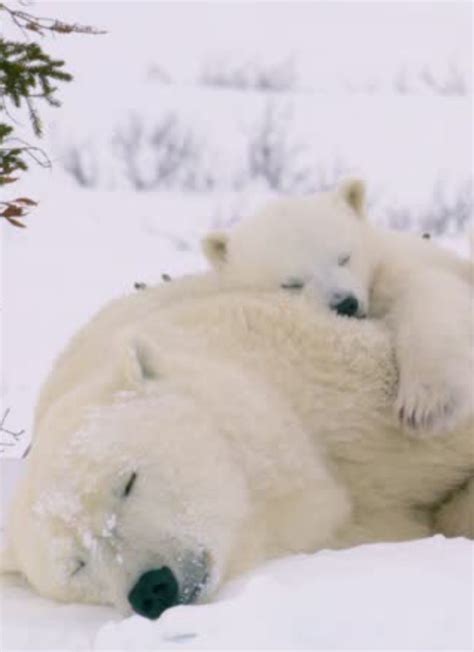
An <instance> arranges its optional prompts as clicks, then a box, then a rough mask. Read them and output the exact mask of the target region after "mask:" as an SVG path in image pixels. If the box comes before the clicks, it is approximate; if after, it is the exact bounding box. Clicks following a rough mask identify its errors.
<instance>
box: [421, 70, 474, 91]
mask: <svg viewBox="0 0 474 652" xmlns="http://www.w3.org/2000/svg"><path fill="white" fill-rule="evenodd" d="M420 79H421V81H422V82H423V84H424V85H425V86H426V87H427V88H429V89H430V90H431V91H432V92H433V93H436V95H447V96H451V95H467V93H468V91H469V89H468V85H467V81H466V79H465V77H464V75H463V74H462V73H461V71H460V70H459V68H458V67H457V66H456V65H455V64H454V63H450V64H449V66H448V68H447V70H446V72H445V73H444V74H443V73H438V74H435V73H434V72H433V71H432V70H431V68H429V67H428V66H425V67H424V68H423V69H422V70H421V71H420Z"/></svg>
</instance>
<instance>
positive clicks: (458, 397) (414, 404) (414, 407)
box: [395, 381, 465, 437]
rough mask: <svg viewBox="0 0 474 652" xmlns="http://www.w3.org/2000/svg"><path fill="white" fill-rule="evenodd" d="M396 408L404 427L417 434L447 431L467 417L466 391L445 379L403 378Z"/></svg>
mask: <svg viewBox="0 0 474 652" xmlns="http://www.w3.org/2000/svg"><path fill="white" fill-rule="evenodd" d="M395 410H396V414H397V416H398V419H399V420H400V423H401V424H402V427H403V428H404V429H405V430H406V431H407V432H408V433H409V434H410V435H413V436H416V437H428V436H432V435H442V434H445V433H447V432H449V431H450V430H452V429H453V428H454V427H455V426H456V425H457V423H458V422H459V421H460V420H461V419H462V418H463V417H464V416H465V409H464V400H463V396H462V393H461V392H459V390H457V389H455V388H453V387H450V386H449V385H448V384H447V383H445V382H439V383H436V382H427V381H424V382H418V383H417V382H413V381H412V382H407V381H402V382H401V383H400V387H399V390H398V396H397V400H396V403H395Z"/></svg>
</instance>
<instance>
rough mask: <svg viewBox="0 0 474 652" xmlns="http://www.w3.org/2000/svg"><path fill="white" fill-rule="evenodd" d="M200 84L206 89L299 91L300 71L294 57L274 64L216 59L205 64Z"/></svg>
mask: <svg viewBox="0 0 474 652" xmlns="http://www.w3.org/2000/svg"><path fill="white" fill-rule="evenodd" d="M198 81H199V83H200V84H203V85H204V86H214V87H218V88H234V89H238V90H243V91H245V90H257V91H266V92H273V93H282V92H288V91H292V90H295V87H296V72H295V66H294V62H293V60H292V59H291V58H287V59H284V60H283V61H280V62H276V63H271V64H270V63H262V62H258V61H255V60H250V61H245V62H244V63H237V64H233V63H231V62H229V61H226V60H223V59H214V60H213V61H210V62H208V63H207V64H205V65H204V67H203V69H202V71H201V73H200V75H199V80H198Z"/></svg>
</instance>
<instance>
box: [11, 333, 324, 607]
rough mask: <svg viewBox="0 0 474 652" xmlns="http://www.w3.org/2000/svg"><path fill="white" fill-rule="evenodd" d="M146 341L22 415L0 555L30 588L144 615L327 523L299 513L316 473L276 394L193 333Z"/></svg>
mask: <svg viewBox="0 0 474 652" xmlns="http://www.w3.org/2000/svg"><path fill="white" fill-rule="evenodd" d="M173 337H174V339H173ZM160 341H162V342H163V344H162V345H161V346H160V349H159V352H158V353H157V349H156V347H155V346H154V345H150V344H149V343H148V342H145V343H144V342H143V340H142V341H141V343H140V344H139V345H138V344H136V342H135V341H134V342H133V345H127V347H126V352H125V354H124V358H125V359H124V360H123V359H122V360H120V361H119V365H118V366H119V367H120V378H119V380H118V382H117V373H116V372H115V375H113V377H112V376H108V375H107V376H105V377H104V378H103V379H102V380H101V381H100V382H99V381H97V384H95V385H94V386H93V387H92V389H91V392H92V393H89V394H87V396H86V397H85V398H84V396H83V395H81V388H80V387H78V388H74V390H73V391H72V392H71V394H70V395H68V396H66V397H61V398H60V400H58V401H56V402H53V403H51V404H50V405H49V407H48V409H47V410H45V413H44V415H43V416H42V417H41V420H40V423H39V424H37V429H36V430H37V432H36V435H35V441H34V443H33V446H32V449H31V451H30V454H29V457H28V459H27V464H28V467H27V469H26V473H25V475H24V478H23V479H22V482H21V484H20V487H19V491H18V493H17V496H16V499H15V501H14V504H13V509H12V512H11V518H10V523H9V525H10V527H9V529H8V541H9V548H10V550H9V552H8V555H7V556H5V557H4V559H3V560H2V565H3V569H4V570H6V569H8V570H11V571H18V572H21V573H22V574H23V575H24V576H25V577H26V578H27V579H28V580H29V582H30V583H31V584H32V585H33V587H34V588H35V589H36V590H37V591H38V592H39V593H40V594H42V595H45V596H47V597H51V598H54V599H57V600H60V601H64V602H88V603H99V604H112V605H115V606H116V607H118V608H119V609H120V610H121V611H123V612H125V613H127V612H130V611H131V610H133V611H135V612H137V613H139V614H142V615H144V616H146V617H149V618H156V617H158V616H159V615H160V614H161V613H162V611H164V610H165V609H166V608H168V607H170V606H173V605H175V604H179V603H190V602H195V601H199V600H203V599H206V598H207V597H209V596H210V595H212V593H213V592H214V591H215V590H216V588H217V587H218V586H219V585H220V584H221V583H222V581H224V580H226V579H228V578H230V577H233V576H235V575H236V574H238V573H240V572H242V571H244V570H246V569H248V568H251V567H253V566H255V565H256V564H257V563H259V562H261V561H262V560H263V559H266V558H268V557H269V556H274V555H278V554H282V553H283V552H285V551H288V550H291V549H292V546H295V547H296V549H305V550H306V549H308V550H310V549H313V548H314V546H315V545H316V542H317V541H318V537H321V536H323V535H324V533H325V532H326V529H327V528H326V525H325V524H323V521H322V519H319V521H318V525H320V529H321V532H322V534H320V531H319V528H318V527H316V528H315V527H314V525H312V524H311V521H310V520H309V519H308V516H307V514H308V513H309V512H313V511H315V510H316V509H318V507H319V502H320V501H325V495H326V494H325V493H324V492H321V491H318V490H317V488H314V487H313V483H315V482H320V481H321V482H323V485H324V487H325V488H326V487H327V486H328V485H329V486H331V481H330V479H329V478H326V475H328V474H326V472H325V471H324V470H321V471H319V472H315V468H319V467H318V466H317V463H316V462H315V459H314V457H315V455H316V452H315V450H314V446H313V445H311V443H310V442H309V441H308V440H307V438H306V435H305V434H304V432H303V429H302V427H301V426H300V424H299V422H298V421H297V420H296V417H295V416H294V415H293V413H292V411H290V408H288V411H286V409H285V407H284V400H282V401H279V399H278V398H276V397H275V396H273V394H272V390H271V389H270V388H267V386H266V384H265V383H263V382H262V381H261V380H260V377H259V376H258V375H255V377H253V376H252V374H250V373H249V372H248V371H246V370H245V369H239V368H238V366H236V365H228V364H226V362H225V361H221V360H219V359H216V360H213V359H212V356H210V353H209V350H208V349H205V350H204V351H203V352H202V354H200V350H199V346H200V344H199V341H197V340H190V341H188V342H186V340H184V339H183V338H182V337H180V336H179V335H174V336H170V338H169V339H167V337H166V333H165V332H164V331H161V332H160ZM165 341H166V343H165ZM173 343H174V344H173ZM203 370H205V375H204V376H203ZM216 391H218V392H219V396H220V397H221V399H223V400H216ZM91 396H92V398H93V399H94V397H99V400H98V401H95V402H94V400H91V399H90V397H91ZM280 403H281V405H280ZM275 405H279V408H278V409H275ZM262 423H265V424H266V428H262ZM288 431H291V432H292V445H291V446H288V444H287V441H286V440H287V436H288V435H287V433H288ZM51 433H54V439H53V438H52V437H51V436H50V434H51ZM302 446H304V448H303V449H302ZM302 450H303V452H302ZM301 457H302V458H303V459H302V460H301ZM318 487H319V485H318ZM315 502H317V505H315V504H314V503H315ZM263 515H264V516H263ZM327 520H328V523H330V524H331V527H332V523H333V521H334V520H335V517H334V516H333V514H332V511H331V513H328V516H327ZM295 532H298V536H295ZM269 542H270V543H269ZM269 551H271V553H270V552H269ZM8 557H9V558H8Z"/></svg>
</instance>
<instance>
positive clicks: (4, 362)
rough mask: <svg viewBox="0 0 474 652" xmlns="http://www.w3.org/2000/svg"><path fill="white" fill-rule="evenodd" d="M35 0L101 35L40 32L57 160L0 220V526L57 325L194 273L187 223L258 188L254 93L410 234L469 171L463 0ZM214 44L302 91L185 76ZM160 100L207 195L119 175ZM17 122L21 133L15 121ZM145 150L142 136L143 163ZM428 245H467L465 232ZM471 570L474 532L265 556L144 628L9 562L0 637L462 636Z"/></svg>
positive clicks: (366, 640) (317, 645)
mask: <svg viewBox="0 0 474 652" xmlns="http://www.w3.org/2000/svg"><path fill="white" fill-rule="evenodd" d="M192 5H193V6H192ZM224 5H226V6H225V7H224ZM37 6H38V13H41V14H43V15H52V16H57V17H59V18H64V19H68V20H73V21H77V22H80V23H85V24H88V23H90V24H94V25H97V26H99V27H105V28H106V29H108V30H109V32H110V33H109V34H108V35H107V36H104V37H90V39H89V40H87V39H86V37H71V38H69V39H66V38H64V39H62V38H56V39H54V40H53V41H52V42H50V47H49V49H50V50H51V51H52V52H54V53H55V54H57V55H58V56H59V57H64V58H65V59H66V60H67V61H68V64H69V67H70V69H71V70H72V71H73V72H74V74H75V77H76V81H75V82H74V83H73V84H71V85H70V86H69V87H68V88H65V89H63V92H62V97H63V99H64V106H63V107H62V108H61V109H59V110H58V109H55V110H51V111H49V112H46V113H45V115H46V140H45V146H46V147H47V148H48V150H49V151H50V152H52V156H53V163H54V167H53V170H52V171H51V172H45V171H39V170H33V169H32V170H31V171H30V172H29V173H28V175H26V176H25V178H24V179H23V181H22V182H21V184H17V185H15V187H14V188H13V187H12V191H13V193H14V195H15V196H20V195H25V194H26V195H27V196H31V197H34V198H36V199H38V200H39V201H40V205H39V207H38V208H37V209H36V210H34V212H32V214H31V216H30V217H29V218H28V220H27V222H28V228H27V229H25V230H19V229H18V230H15V229H14V228H12V227H10V226H8V225H5V224H0V239H1V240H0V245H1V255H2V258H1V265H0V281H1V292H2V297H1V311H2V312H1V321H0V334H1V341H2V347H1V351H0V355H1V360H0V363H1V370H2V374H1V378H0V418H2V417H3V416H4V415H5V411H6V410H7V409H8V410H9V411H8V413H7V414H6V418H5V420H4V422H3V426H4V429H5V430H9V431H11V432H13V433H21V432H22V431H24V432H23V434H18V435H17V436H15V435H11V434H8V433H6V432H2V433H0V437H1V438H0V457H1V458H2V459H1V460H0V464H1V468H0V470H1V472H2V509H1V515H2V522H3V519H4V516H5V509H6V506H7V504H8V502H9V500H10V497H11V492H12V490H13V487H14V484H15V481H16V479H17V477H18V475H19V473H21V470H22V462H21V460H19V459H18V458H19V457H21V455H22V454H23V452H24V451H25V450H26V448H27V446H28V442H29V439H30V437H31V426H32V415H33V407H34V402H35V399H36V396H37V393H38V389H39V386H40V384H41V382H42V380H43V379H44V377H45V375H46V374H47V372H48V369H49V368H50V366H51V364H52V362H53V361H54V358H55V356H56V355H57V354H58V352H59V351H60V349H61V348H62V347H63V346H64V345H65V344H66V342H67V340H68V338H69V337H70V336H71V335H72V334H73V333H74V332H75V331H76V330H77V328H78V327H79V326H80V324H82V323H83V322H85V321H86V320H87V319H88V318H90V317H91V315H92V314H93V313H94V312H96V311H97V310H98V309H99V308H100V307H101V306H102V305H103V304H104V303H105V302H106V301H108V300H109V299H111V298H112V297H115V296H117V295H120V294H123V293H124V292H129V291H134V290H133V285H134V283H135V282H145V283H153V282H159V280H160V277H161V274H162V273H167V274H170V275H171V276H175V275H179V274H183V273H186V272H192V271H197V270H199V269H201V268H202V267H203V265H204V260H203V258H202V256H201V253H200V250H199V239H200V237H201V235H202V234H203V233H205V232H206V231H207V230H208V229H210V228H215V227H219V228H220V227H225V226H227V225H228V224H230V223H231V222H232V220H234V219H238V218H239V217H242V216H244V215H246V214H248V213H249V212H250V211H251V210H252V209H253V208H254V207H255V206H257V205H259V204H260V203H262V202H263V201H265V199H266V198H267V197H268V196H269V192H270V191H269V189H268V187H267V186H266V185H265V184H264V183H262V182H261V180H255V179H254V180H249V181H248V182H246V183H244V184H242V183H241V179H242V177H245V170H246V161H247V159H246V156H247V148H248V143H249V138H250V137H251V136H252V134H255V128H256V126H258V124H259V121H261V119H262V116H264V114H265V111H266V110H267V107H268V106H269V104H268V103H269V101H271V102H272V103H273V106H275V107H277V108H276V109H275V110H276V111H277V112H281V113H280V114H281V115H283V116H285V115H286V116H288V119H287V118H284V119H283V123H282V125H283V126H280V136H282V135H283V137H284V138H283V139H285V138H287V141H286V142H287V144H288V146H289V149H288V150H287V151H288V152H291V151H293V149H292V148H294V147H296V148H299V147H301V148H302V149H301V150H298V151H300V154H299V155H298V156H297V157H296V158H295V159H294V166H296V169H298V167H299V166H300V165H303V166H304V169H305V171H306V172H307V173H308V175H309V178H310V179H311V178H314V180H315V185H316V186H318V185H324V184H325V183H327V182H331V181H334V180H336V178H337V177H338V176H340V175H341V174H342V173H344V174H357V175H361V176H363V177H365V178H366V179H367V182H368V187H369V196H370V199H371V214H372V215H373V217H374V218H375V219H378V220H381V221H384V220H385V221H387V220H389V219H393V218H394V216H395V218H396V219H397V220H398V223H399V224H400V225H405V226H407V225H409V226H410V227H411V228H414V229H416V230H418V231H421V230H423V228H424V225H425V224H424V222H423V219H425V218H426V217H427V216H428V218H429V217H430V216H432V215H433V214H434V213H436V211H437V210H438V209H440V205H441V204H443V206H442V207H441V208H442V209H443V210H444V211H445V212H446V213H447V214H448V215H449V214H450V210H451V211H455V210H458V208H459V206H458V205H457V204H456V202H457V200H459V198H460V191H461V190H462V193H463V194H462V198H461V199H462V201H465V199H466V197H467V196H468V194H466V188H467V189H468V184H469V181H470V179H472V118H471V112H472V63H471V60H470V54H471V47H472V26H471V24H470V21H471V20H472V8H470V7H469V6H468V3H464V4H463V3H446V2H444V3H443V2H442V3H429V2H419V3H401V4H400V5H398V3H395V2H392V3H386V2H380V3H362V2H349V3H344V4H341V3H327V2H326V3H264V2H262V3H231V4H228V3H224V2H223V3H220V5H219V6H218V5H217V4H216V3H192V4H187V3H186V4H184V3H152V2H148V3H134V2H120V3H111V2H102V3H98V2H39V3H37ZM2 29H3V25H2ZM44 45H45V46H46V45H47V44H46V42H45V43H44ZM223 55H225V56H226V57H227V58H228V59H229V60H230V61H234V62H235V61H236V62H238V63H239V62H240V61H244V60H250V59H255V60H257V61H260V62H263V64H265V62H267V63H268V62H270V63H272V62H278V61H284V60H285V59H286V58H288V57H289V58H291V59H292V60H294V63H295V69H296V70H297V71H298V75H299V76H298V80H297V88H294V89H289V90H288V91H286V92H283V93H274V94H265V93H261V92H259V91H257V90H251V91H238V90H235V89H222V88H221V89H216V88H212V87H209V86H205V87H203V86H202V85H200V84H199V83H197V80H198V78H199V74H200V71H202V66H203V64H204V63H205V62H206V61H209V60H215V59H216V57H217V58H218V57H222V56H223ZM157 66H159V68H160V69H162V72H163V70H164V71H165V72H166V74H165V75H164V76H163V74H162V73H160V74H157V72H156V67H157ZM153 69H154V70H155V72H154V73H153ZM454 69H455V70H457V71H458V72H459V74H460V75H461V77H462V79H463V80H464V82H465V90H464V91H463V92H457V93H454V94H449V93H448V94H443V93H439V92H436V91H435V89H434V88H433V86H431V87H430V86H429V84H427V83H426V82H425V81H423V71H425V72H426V70H429V71H431V72H432V73H433V75H434V77H435V78H436V79H437V81H438V82H439V84H441V85H442V84H443V81H445V80H446V79H448V78H449V76H450V72H449V71H450V70H454ZM425 77H426V75H425ZM169 113H172V114H174V115H176V116H178V118H179V120H180V121H181V123H182V124H183V125H185V126H186V128H188V127H189V128H192V131H193V133H194V134H195V135H196V137H197V139H198V141H199V143H201V144H200V148H201V150H202V152H201V153H202V154H203V157H204V161H205V164H206V166H210V169H211V171H212V173H213V175H214V176H215V177H216V179H217V181H216V184H215V187H214V188H213V189H212V192H198V193H191V192H187V193H185V192H183V191H182V189H181V188H176V187H175V188H174V189H173V190H172V191H169V192H164V191H157V190H152V191H149V192H136V191H135V190H134V189H133V187H132V185H133V184H131V183H130V179H129V178H128V177H127V174H126V173H125V172H124V161H123V159H120V158H119V157H118V153H117V149H116V148H115V149H114V146H113V142H114V139H116V136H117V133H118V131H119V130H120V128H121V126H123V125H126V124H127V121H128V120H129V118H130V115H132V114H134V115H137V116H138V117H139V119H140V122H141V124H142V125H143V126H144V128H145V130H146V129H152V128H153V125H154V124H156V123H157V122H159V121H160V120H162V119H163V117H165V116H166V115H168V114H169ZM23 135H24V136H25V137H27V138H29V137H30V136H31V134H30V133H29V131H28V128H27V127H25V130H24V134H23ZM71 146H76V147H79V148H80V149H81V151H84V152H86V154H87V155H88V156H91V157H92V159H85V160H86V163H85V166H86V172H90V171H91V170H92V171H94V169H95V173H94V174H93V178H92V180H93V183H92V187H91V188H89V189H86V190H84V189H81V188H80V187H79V186H78V185H77V183H76V182H75V181H74V179H73V178H72V177H71V176H70V175H67V174H66V173H65V171H64V170H63V164H64V162H65V157H66V152H67V150H68V148H70V147H71ZM149 156H150V151H148V150H146V149H145V150H143V151H141V150H140V166H142V167H141V169H143V166H144V168H145V170H146V166H147V165H148V164H149V162H150V158H147V157H149ZM91 160H92V165H91ZM151 160H154V159H153V158H152V159H151ZM94 166H96V167H95V168H94ZM294 166H293V168H291V166H290V169H289V170H288V174H289V175H290V176H291V172H292V171H295V167H294ZM236 178H237V179H238V180H239V183H237V184H236V183H235V180H236ZM239 184H240V185H239ZM236 186H237V187H236ZM435 189H437V191H438V194H436V192H435ZM8 191H9V192H10V189H8ZM2 192H3V191H2ZM471 207H472V200H471ZM468 208H469V207H468ZM407 215H408V216H409V217H410V218H413V219H414V222H412V223H410V224H408V223H407V222H406V220H405V218H406V216H407ZM422 218H423V219H422ZM404 220H405V221H404ZM471 220H472V215H471ZM444 242H445V244H446V245H447V246H451V247H454V248H456V249H458V250H459V251H461V252H462V253H466V252H467V250H468V248H467V243H466V241H465V238H464V237H463V236H462V235H460V234H457V235H456V234H451V235H449V234H448V235H446V236H445V237H444ZM472 572H473V547H472V543H470V542H466V541H462V540H456V541H446V540H444V539H443V538H441V537H436V538H434V539H431V540H426V541H420V542H413V543H406V544H394V545H382V544H380V545H373V546H363V547H360V548H356V549H354V550H349V551H342V552H327V551H323V552H319V553H317V554H315V555H312V556H299V557H294V558H289V559H286V560H279V561H276V562H273V563H271V564H267V565H266V566H265V567H264V568H262V569H259V570H257V571H256V572H254V573H252V574H250V575H249V576H248V577H247V578H244V579H242V580H241V581H238V582H236V583H234V584H233V585H232V586H229V587H225V588H224V590H223V592H222V594H221V595H220V596H219V597H218V600H217V601H216V603H215V604H212V605H202V606H197V607H178V608H175V609H172V610H169V611H168V612H166V613H165V615H164V616H163V617H162V618H161V619H160V620H159V621H158V622H156V623H151V622H149V621H145V620H143V619H141V618H139V617H137V616H135V617H133V618H130V619H126V620H121V618H120V615H119V614H117V613H115V612H113V611H112V610H111V609H108V608H101V607H86V606H78V605H57V604H54V603H52V602H50V601H48V600H44V599H42V598H39V597H38V596H36V595H34V594H33V593H32V592H31V590H30V589H29V588H28V587H26V586H23V585H21V584H19V583H18V580H15V579H12V578H9V579H4V580H2V582H3V590H2V599H1V616H2V634H1V639H0V642H1V645H0V647H1V648H2V650H8V649H58V650H70V649H71V650H72V649H79V648H82V649H95V648H98V649H136V650H138V649H144V648H145V649H146V648H154V649H196V648H200V649H206V648H209V649H236V648H247V649H248V648H275V649H276V648H280V649H295V648H299V649H302V648H304V649H332V650H335V649H359V650H374V649H385V650H387V649H392V650H393V649H403V650H410V649H411V650H421V649H423V650H435V649H436V650H438V649H444V650H450V651H454V650H471V649H472V647H473V635H472V620H473V617H472V606H473V576H472ZM26 625H27V626H26Z"/></svg>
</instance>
